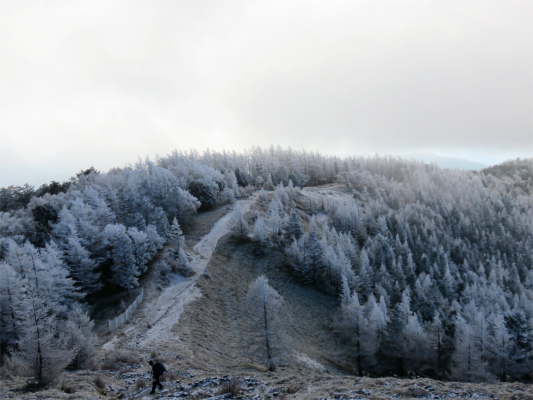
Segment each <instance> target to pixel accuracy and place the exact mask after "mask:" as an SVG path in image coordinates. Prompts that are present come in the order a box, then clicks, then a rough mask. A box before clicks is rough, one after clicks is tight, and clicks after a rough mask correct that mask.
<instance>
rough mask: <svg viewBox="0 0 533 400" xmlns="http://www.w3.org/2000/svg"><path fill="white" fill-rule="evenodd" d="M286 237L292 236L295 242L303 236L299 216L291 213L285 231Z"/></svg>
mask: <svg viewBox="0 0 533 400" xmlns="http://www.w3.org/2000/svg"><path fill="white" fill-rule="evenodd" d="M285 231H286V233H287V236H289V237H291V236H293V237H294V238H295V239H296V240H298V239H300V238H301V237H302V234H303V230H302V223H301V222H300V215H298V213H297V212H293V213H292V215H291V218H290V219H289V223H288V224H287V229H286V230H285Z"/></svg>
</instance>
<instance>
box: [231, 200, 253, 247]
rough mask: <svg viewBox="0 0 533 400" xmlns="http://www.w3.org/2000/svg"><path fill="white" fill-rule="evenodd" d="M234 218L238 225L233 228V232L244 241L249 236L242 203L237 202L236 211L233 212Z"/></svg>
mask: <svg viewBox="0 0 533 400" xmlns="http://www.w3.org/2000/svg"><path fill="white" fill-rule="evenodd" d="M233 214H234V218H235V219H236V223H235V225H234V226H233V232H234V233H235V234H236V235H237V236H238V237H239V238H240V239H244V238H246V237H247V236H248V231H249V229H250V228H249V227H248V222H246V219H245V218H244V213H243V211H242V206H241V202H240V201H239V202H237V204H235V209H234V210H233Z"/></svg>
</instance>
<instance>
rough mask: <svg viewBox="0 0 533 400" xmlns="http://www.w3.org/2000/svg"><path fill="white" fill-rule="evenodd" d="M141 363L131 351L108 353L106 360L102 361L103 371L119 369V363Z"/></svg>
mask: <svg viewBox="0 0 533 400" xmlns="http://www.w3.org/2000/svg"><path fill="white" fill-rule="evenodd" d="M138 362H139V357H138V356H137V355H135V354H134V353H133V352H131V351H126V350H112V351H110V352H108V353H107V356H106V358H105V359H104V360H103V361H102V363H101V365H100V368H101V369H117V367H118V364H119V363H124V364H135V363H138Z"/></svg>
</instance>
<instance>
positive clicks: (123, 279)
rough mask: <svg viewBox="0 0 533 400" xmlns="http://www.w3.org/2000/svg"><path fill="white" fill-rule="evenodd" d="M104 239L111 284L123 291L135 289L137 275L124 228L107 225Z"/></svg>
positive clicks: (130, 244)
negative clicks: (107, 253) (109, 266)
mask: <svg viewBox="0 0 533 400" xmlns="http://www.w3.org/2000/svg"><path fill="white" fill-rule="evenodd" d="M104 238H105V244H106V246H107V248H108V252H109V259H110V262H111V273H112V276H111V282H112V283H113V284H114V285H116V286H120V287H122V288H124V289H132V288H134V287H136V286H137V285H138V283H137V276H138V275H139V274H138V269H137V266H136V263H135V257H134V255H133V248H132V241H131V238H130V237H129V235H128V233H127V230H126V227H125V226H124V225H122V224H113V225H108V226H106V227H105V230H104Z"/></svg>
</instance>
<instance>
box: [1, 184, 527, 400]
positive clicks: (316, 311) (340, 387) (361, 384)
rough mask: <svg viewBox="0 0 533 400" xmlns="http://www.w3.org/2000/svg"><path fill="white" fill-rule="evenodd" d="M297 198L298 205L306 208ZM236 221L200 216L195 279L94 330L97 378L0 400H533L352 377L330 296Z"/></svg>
mask: <svg viewBox="0 0 533 400" xmlns="http://www.w3.org/2000/svg"><path fill="white" fill-rule="evenodd" d="M344 196H345V193H344V191H343V190H342V186H336V187H331V186H330V187H324V188H319V189H318V190H315V189H311V190H309V191H304V192H303V195H302V197H303V198H306V197H307V198H312V199H315V200H317V199H322V200H324V201H326V200H327V199H328V198H330V199H331V198H333V199H338V198H343V197H344ZM301 200H302V201H301V202H300V204H301V205H302V206H303V205H304V204H306V203H307V204H309V203H308V202H307V201H305V200H304V199H301ZM241 204H242V203H241ZM244 205H245V207H244V211H246V210H248V213H247V217H248V218H250V217H251V216H252V215H253V214H254V213H255V212H257V210H258V209H260V206H259V205H258V204H257V197H255V198H251V199H249V200H246V201H245V203H244ZM235 223H236V218H235V216H234V214H233V213H232V211H231V207H222V208H217V209H215V210H211V211H207V212H205V213H203V214H201V215H200V216H199V218H198V220H197V221H196V223H194V224H191V225H190V226H189V229H188V231H187V233H188V235H187V236H188V239H187V241H186V245H185V249H186V252H187V254H188V255H189V256H190V258H191V259H192V260H193V262H192V263H191V265H192V269H193V270H194V275H192V276H190V277H184V276H179V275H171V276H162V275H160V274H159V273H158V272H160V271H158V270H157V268H154V270H153V271H152V273H151V274H150V275H149V276H147V277H146V278H145V279H144V280H143V281H142V286H143V288H144V290H145V299H144V301H143V303H142V304H141V306H140V307H139V308H138V310H137V311H136V312H135V315H134V316H133V317H132V319H131V320H130V322H128V323H127V324H126V325H124V326H123V327H121V328H119V330H118V331H116V332H114V333H110V332H109V331H107V330H106V329H105V324H104V325H102V327H101V328H100V334H101V337H100V343H99V345H98V348H99V349H100V350H98V359H99V360H100V362H98V365H99V367H98V368H97V369H96V370H95V372H92V371H90V370H89V371H80V372H70V373H69V372H67V373H66V374H65V375H64V377H63V378H62V379H61V381H60V382H58V383H57V385H56V388H53V387H52V388H49V389H47V390H41V391H39V392H38V394H35V393H26V392H25V391H24V390H23V389H22V388H23V386H24V380H21V379H17V378H15V377H10V378H7V379H3V385H2V387H3V389H2V390H1V391H0V398H11V399H15V398H17V399H33V398H43V399H44V398H57V399H71V398H77V399H93V398H130V399H135V398H137V399H141V398H169V397H170V398H194V399H203V398H208V397H212V396H215V395H216V394H218V393H220V390H221V388H222V387H224V386H225V385H228V383H229V382H231V379H236V378H238V379H239V380H238V386H239V387H240V388H242V390H243V392H242V395H241V396H240V398H246V399H252V398H287V399H288V398H294V399H318V398H344V399H362V398H369V399H376V400H378V399H388V398H405V399H407V398H439V399H451V398H478V399H489V398H490V399H493V398H498V399H531V398H533V391H532V390H531V385H523V384H516V383H515V384H501V383H500V384H497V385H488V384H484V385H479V384H478V385H476V384H463V383H443V382H438V381H432V380H430V379H420V378H418V379H401V380H400V379H396V378H380V379H371V378H355V377H353V375H352V373H351V372H353V370H354V366H353V365H350V361H349V360H350V358H349V357H346V351H347V348H346V346H344V345H342V344H341V341H340V340H339V338H338V336H337V335H336V334H335V332H334V330H333V329H332V328H331V326H332V322H333V321H334V320H335V319H336V318H338V317H339V315H338V313H339V304H338V300H337V299H336V298H335V296H332V295H329V294H325V293H323V292H321V291H317V289H316V288H314V287H313V286H311V285H302V284H301V283H298V282H297V281H295V279H294V277H293V276H291V275H290V274H287V273H286V272H283V271H284V270H285V268H284V263H285V262H286V260H285V257H284V255H283V254H282V253H281V252H279V251H270V252H266V253H264V252H261V251H260V250H259V249H258V247H257V245H256V244H254V243H251V242H242V240H239V239H238V238H236V237H235V236H234V235H232V234H231V233H230V231H231V229H232V227H233V226H234V224H235ZM161 252H162V253H163V254H162V255H160V257H161V258H164V257H166V256H168V254H172V252H171V248H168V247H167V248H165V249H163V250H162V251H161ZM262 274H265V275H267V277H268V278H269V282H270V283H271V285H272V286H273V287H274V288H275V289H276V290H277V291H278V292H279V293H280V294H282V296H283V297H284V299H285V303H284V306H283V307H284V310H283V312H282V313H281V314H282V315H281V318H280V319H281V321H282V323H281V327H282V329H283V331H284V332H285V333H286V340H287V342H286V343H285V344H284V347H283V350H284V352H285V353H286V354H284V356H283V357H281V359H280V362H279V366H278V368H277V370H276V371H275V372H268V371H267V370H266V368H265V365H264V354H263V353H262V352H261V351H260V350H259V351H253V350H252V349H253V342H254V340H253V339H254V335H253V329H252V328H251V326H250V316H249V313H248V312H247V305H246V289H247V287H248V285H249V283H250V282H252V281H253V280H254V279H255V278H256V277H257V276H259V275H262ZM104 322H105V321H104ZM153 357H156V358H157V359H160V360H162V361H163V362H164V363H165V365H166V366H167V369H168V370H169V373H167V374H166V375H167V378H166V381H165V390H164V392H162V393H161V394H156V395H155V396H149V395H147V393H148V391H149V388H148V387H147V385H148V382H149V374H148V373H147V371H148V370H149V368H148V366H147V364H146V361H147V360H148V359H150V358H153ZM230 377H233V378H230ZM101 381H103V382H104V383H103V384H100V382H101ZM95 382H96V383H95ZM100 385H101V386H102V389H99V388H98V386H100ZM36 396H37V397H36ZM72 396H75V397H72Z"/></svg>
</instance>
